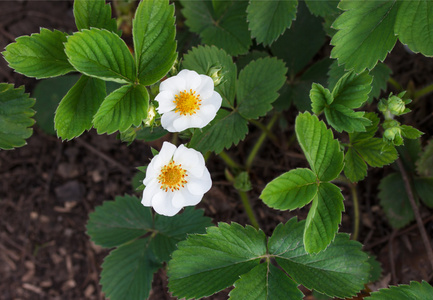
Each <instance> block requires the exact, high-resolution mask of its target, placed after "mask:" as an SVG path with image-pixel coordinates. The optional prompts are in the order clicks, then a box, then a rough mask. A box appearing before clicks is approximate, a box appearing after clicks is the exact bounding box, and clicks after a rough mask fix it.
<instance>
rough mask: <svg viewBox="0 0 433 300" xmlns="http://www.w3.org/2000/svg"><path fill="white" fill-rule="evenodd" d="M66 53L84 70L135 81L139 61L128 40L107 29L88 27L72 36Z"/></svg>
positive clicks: (121, 80) (70, 60) (91, 73)
mask: <svg viewBox="0 0 433 300" xmlns="http://www.w3.org/2000/svg"><path fill="white" fill-rule="evenodd" d="M65 52H66V55H67V56H68V59H69V62H70V63H71V64H72V65H73V66H74V67H75V68H76V69H77V70H78V71H80V72H81V73H83V74H86V75H88V76H91V77H96V78H100V79H104V80H108V81H114V82H119V83H133V82H134V81H135V78H136V71H135V62H134V58H133V57H132V54H131V52H130V51H129V49H128V46H127V45H126V44H125V42H124V41H123V40H122V39H121V38H120V37H119V36H118V35H116V34H115V33H113V32H110V31H108V30H106V29H97V28H92V29H90V30H88V29H84V30H82V31H80V32H76V33H74V35H72V36H69V37H68V42H67V43H66V44H65Z"/></svg>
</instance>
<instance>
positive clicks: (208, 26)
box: [180, 0, 252, 56]
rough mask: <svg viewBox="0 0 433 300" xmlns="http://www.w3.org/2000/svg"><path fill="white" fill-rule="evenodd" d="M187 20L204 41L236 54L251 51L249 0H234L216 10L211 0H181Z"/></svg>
mask: <svg viewBox="0 0 433 300" xmlns="http://www.w3.org/2000/svg"><path fill="white" fill-rule="evenodd" d="M180 2H181V3H182V6H183V7H184V8H183V9H182V14H183V15H184V16H185V18H186V21H185V24H186V25H187V26H188V27H189V28H190V30H191V31H192V32H195V33H197V34H199V35H200V37H201V39H202V43H203V44H207V45H215V46H217V47H218V48H223V49H224V50H225V51H227V53H229V54H230V55H233V56H237V55H239V54H245V53H247V52H248V49H249V48H250V46H251V44H252V41H251V37H250V32H249V31H248V23H247V13H246V9H247V5H248V1H230V3H226V4H225V5H223V6H220V8H222V9H219V10H218V11H214V8H213V6H212V2H210V1H191V0H181V1H180Z"/></svg>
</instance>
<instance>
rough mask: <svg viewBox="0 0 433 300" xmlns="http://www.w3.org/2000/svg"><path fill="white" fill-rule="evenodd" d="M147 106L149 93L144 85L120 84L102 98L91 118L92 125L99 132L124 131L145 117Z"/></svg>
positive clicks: (139, 122) (138, 123)
mask: <svg viewBox="0 0 433 300" xmlns="http://www.w3.org/2000/svg"><path fill="white" fill-rule="evenodd" d="M148 106H149V93H148V92H147V89H146V88H145V87H144V86H142V85H140V84H139V85H125V86H122V87H121V88H119V89H117V90H115V91H114V92H112V93H111V94H110V95H108V96H107V97H106V98H105V99H104V102H102V104H101V106H100V108H99V109H98V111H97V113H96V115H95V117H94V119H93V125H94V126H95V128H96V129H97V131H98V133H99V134H101V133H104V132H107V133H108V134H111V133H113V132H115V131H117V130H119V131H121V132H122V131H125V130H127V129H128V128H129V127H131V125H134V126H138V125H140V124H141V122H142V121H143V120H144V119H146V116H147V108H148Z"/></svg>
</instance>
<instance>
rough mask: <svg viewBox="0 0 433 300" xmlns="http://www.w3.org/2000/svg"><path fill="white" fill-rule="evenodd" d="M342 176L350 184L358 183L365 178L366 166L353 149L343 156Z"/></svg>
mask: <svg viewBox="0 0 433 300" xmlns="http://www.w3.org/2000/svg"><path fill="white" fill-rule="evenodd" d="M344 175H346V177H347V178H348V179H349V180H350V181H352V182H358V181H360V180H363V179H364V178H365V176H367V164H366V163H365V162H364V160H363V159H362V157H361V156H360V155H359V154H358V153H356V151H355V150H354V148H353V147H350V148H349V149H348V150H347V152H346V155H345V156H344Z"/></svg>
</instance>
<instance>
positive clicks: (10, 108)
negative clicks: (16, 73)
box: [0, 83, 35, 150]
mask: <svg viewBox="0 0 433 300" xmlns="http://www.w3.org/2000/svg"><path fill="white" fill-rule="evenodd" d="M34 104H35V100H34V99H32V98H29V95H28V94H25V93H24V86H21V87H19V88H14V86H13V85H12V84H7V83H0V148H1V149H5V150H8V149H13V148H16V147H22V146H24V145H25V144H26V141H25V140H26V139H27V138H29V137H30V136H31V135H32V133H33V130H32V129H31V128H28V127H30V126H32V125H33V124H34V123H35V121H34V120H33V119H32V118H31V117H32V116H33V115H34V114H35V112H34V110H32V109H31V107H32V106H33V105H34Z"/></svg>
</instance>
